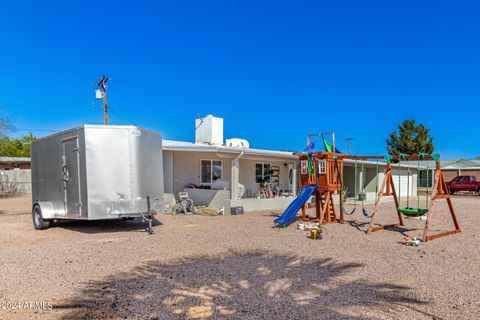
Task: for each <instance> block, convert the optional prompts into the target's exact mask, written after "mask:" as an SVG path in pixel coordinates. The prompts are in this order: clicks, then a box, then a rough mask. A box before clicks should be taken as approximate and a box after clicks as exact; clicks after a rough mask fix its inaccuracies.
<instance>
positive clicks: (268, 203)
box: [163, 115, 417, 212]
mask: <svg viewBox="0 0 480 320" xmlns="http://www.w3.org/2000/svg"><path fill="white" fill-rule="evenodd" d="M223 141H224V138H223V119H222V118H218V117H214V116H212V115H208V116H206V117H205V118H202V119H196V120H195V142H184V141H172V140H164V141H163V162H164V163H163V170H164V188H165V193H170V194H173V195H174V196H177V195H178V193H179V192H181V191H184V190H186V191H187V192H188V193H189V195H190V197H191V198H192V199H193V201H194V203H195V204H196V205H205V206H209V207H211V208H213V209H220V208H222V207H223V208H225V212H230V208H232V207H241V208H242V210H243V211H245V212H248V211H260V210H283V209H285V208H286V207H287V206H288V204H289V203H290V202H291V201H292V200H293V197H294V196H296V195H297V191H298V190H297V189H298V182H297V181H298V178H297V172H298V157H297V156H296V155H294V154H293V153H292V152H285V151H274V150H261V149H252V148H249V142H248V141H246V140H244V139H227V140H226V142H225V143H224V142H223ZM356 166H357V169H356V170H355V161H353V160H348V159H347V160H345V161H344V185H345V187H346V188H348V190H349V196H350V197H351V198H353V196H354V190H355V184H356V185H357V195H358V194H360V193H362V192H361V191H364V192H363V193H364V196H365V199H366V200H367V201H372V200H374V199H375V194H376V192H378V191H379V190H378V188H379V187H380V185H381V182H382V179H383V171H384V169H385V163H384V162H378V163H377V162H372V161H365V162H363V170H364V173H365V174H363V173H362V171H361V169H362V162H361V161H357V162H356ZM377 166H378V172H379V173H378V175H377ZM407 168H408V167H407V166H404V165H403V166H402V170H401V172H400V171H398V170H394V172H393V174H394V183H395V185H396V189H397V192H398V191H400V193H401V195H402V196H406V195H407V193H408V194H410V195H413V194H416V183H417V182H416V181H417V178H416V177H417V173H416V167H415V166H414V165H412V166H410V170H407ZM355 172H356V173H357V174H356V176H357V178H356V179H355ZM363 180H365V181H363ZM377 183H378V186H377ZM265 186H267V187H268V188H269V189H270V190H272V191H274V192H275V193H276V194H277V195H280V197H276V198H261V199H258V198H257V195H258V193H259V191H261V190H262V187H265ZM364 186H365V187H364Z"/></svg>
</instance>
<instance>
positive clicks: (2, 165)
mask: <svg viewBox="0 0 480 320" xmlns="http://www.w3.org/2000/svg"><path fill="white" fill-rule="evenodd" d="M26 169H30V158H26V157H0V170H26Z"/></svg>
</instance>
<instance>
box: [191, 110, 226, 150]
mask: <svg viewBox="0 0 480 320" xmlns="http://www.w3.org/2000/svg"><path fill="white" fill-rule="evenodd" d="M195 143H206V144H213V145H222V144H223V118H217V117H214V116H212V115H211V114H209V115H208V116H206V117H205V118H201V119H195Z"/></svg>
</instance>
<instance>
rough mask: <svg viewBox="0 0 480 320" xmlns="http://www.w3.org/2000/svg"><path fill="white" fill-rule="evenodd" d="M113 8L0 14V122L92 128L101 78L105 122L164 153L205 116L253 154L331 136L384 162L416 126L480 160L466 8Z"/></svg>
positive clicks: (16, 9)
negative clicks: (1, 118) (145, 138)
mask: <svg viewBox="0 0 480 320" xmlns="http://www.w3.org/2000/svg"><path fill="white" fill-rule="evenodd" d="M123 2H126V1H123ZM123 2H120V1H94V2H88V1H58V2H53V1H47V2H38V1H22V2H16V1H11V2H10V3H6V2H2V3H1V4H0V39H1V40H0V61H1V63H0V112H1V113H3V114H7V115H8V117H9V118H10V119H11V120H12V122H13V123H14V125H16V126H17V127H18V128H21V129H43V130H60V129H66V128H68V127H71V126H75V125H79V124H82V123H101V122H102V121H103V116H102V110H101V103H100V102H97V103H96V106H95V105H94V103H93V101H94V100H93V91H94V89H95V88H94V86H93V83H94V82H95V81H96V80H97V77H98V76H99V75H100V74H106V75H108V76H110V77H112V78H113V81H112V82H111V83H110V85H109V91H108V92H109V104H110V105H111V108H112V110H111V113H110V120H111V123H112V124H134V125H138V126H144V127H148V128H152V129H155V130H158V131H160V132H161V133H162V134H163V135H164V136H165V137H166V138H169V139H178V140H187V141H192V140H193V139H194V119H195V117H196V116H197V115H198V114H200V115H206V114H214V115H217V116H221V117H223V118H224V119H225V137H226V138H230V137H240V138H246V139H248V140H249V141H250V143H251V146H252V147H256V148H268V149H293V150H296V149H297V150H298V149H301V148H303V147H304V145H305V141H306V135H307V134H308V133H313V132H322V131H331V130H334V131H335V132H336V135H337V145H338V147H339V148H340V149H344V150H345V149H346V143H345V141H344V140H343V139H344V138H346V137H349V136H352V137H355V140H354V141H353V142H352V152H353V153H357V154H384V153H385V139H386V137H387V136H388V133H389V132H391V131H392V130H394V129H395V128H396V125H397V124H398V123H400V122H401V121H402V120H404V119H406V118H415V119H416V120H417V121H420V122H422V123H424V124H425V125H426V126H427V127H428V128H430V130H431V134H432V135H433V137H434V143H435V146H436V151H437V152H441V153H442V154H443V157H444V158H445V159H452V158H457V157H473V156H480V142H479V141H478V139H479V138H478V137H479V130H478V126H479V119H480V109H479V106H480V63H479V61H480V60H479V58H478V57H479V56H480V42H479V36H480V25H479V24H480V23H479V20H478V12H479V9H480V5H479V4H477V3H475V2H474V1H471V2H466V1H368V0H367V1H289V2H287V1H237V2H234V1H208V0H206V1H179V0H176V1H148V2H147V1H144V2H140V1H136V2H133V1H132V2H131V3H130V4H127V3H123ZM35 133H36V134H37V135H45V134H47V132H45V131H37V132H35ZM17 134H18V133H17Z"/></svg>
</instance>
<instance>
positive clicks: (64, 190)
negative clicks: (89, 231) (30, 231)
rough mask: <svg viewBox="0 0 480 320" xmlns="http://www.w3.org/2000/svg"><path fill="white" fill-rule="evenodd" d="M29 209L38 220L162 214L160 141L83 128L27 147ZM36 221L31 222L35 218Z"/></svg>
mask: <svg viewBox="0 0 480 320" xmlns="http://www.w3.org/2000/svg"><path fill="white" fill-rule="evenodd" d="M31 159H32V203H33V207H34V208H35V206H40V207H41V214H42V217H43V219H45V220H52V219H62V218H64V219H86V220H93V219H117V218H121V217H136V216H140V215H141V214H142V213H145V212H146V211H147V197H149V198H150V202H151V209H152V210H155V211H158V212H161V211H163V167H162V165H163V161H162V138H161V136H160V135H159V134H158V133H155V132H153V131H149V130H146V129H142V128H138V127H134V126H103V125H83V126H80V127H77V128H74V129H70V130H67V131H63V132H59V133H56V134H54V135H51V136H48V137H45V138H42V139H39V140H38V141H35V142H33V143H32V146H31ZM34 218H35V217H34Z"/></svg>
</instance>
